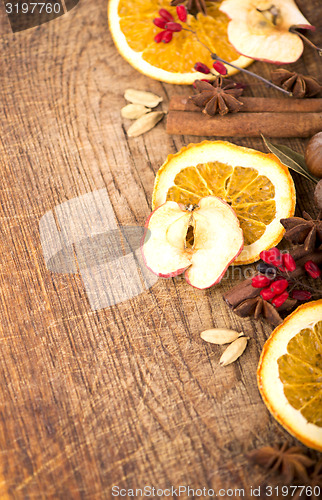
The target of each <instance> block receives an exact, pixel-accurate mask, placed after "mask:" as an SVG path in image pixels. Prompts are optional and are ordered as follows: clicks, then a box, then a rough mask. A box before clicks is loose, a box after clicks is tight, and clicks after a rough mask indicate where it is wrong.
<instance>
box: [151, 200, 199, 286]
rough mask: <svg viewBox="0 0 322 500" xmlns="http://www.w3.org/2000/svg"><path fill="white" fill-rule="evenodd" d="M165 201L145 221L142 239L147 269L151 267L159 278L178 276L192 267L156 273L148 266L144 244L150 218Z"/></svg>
mask: <svg viewBox="0 0 322 500" xmlns="http://www.w3.org/2000/svg"><path fill="white" fill-rule="evenodd" d="M165 203H166V202H165ZM165 203H162V205H160V206H159V207H157V208H155V209H154V210H153V212H151V213H150V215H149V217H148V218H147V220H146V221H145V224H144V227H145V230H144V234H143V236H142V240H141V253H142V257H143V262H144V264H145V265H146V267H147V269H149V271H151V273H153V274H155V275H156V276H159V278H176V277H177V276H179V275H180V274H182V273H184V272H185V271H186V270H187V269H188V267H190V265H189V266H187V267H183V268H182V269H177V271H174V272H172V273H169V274H163V273H156V272H155V271H153V269H151V267H150V266H148V264H147V260H146V258H145V255H144V251H143V244H144V241H145V238H146V235H147V232H148V231H149V222H150V219H151V217H152V215H153V214H154V212H156V211H157V210H158V209H159V208H160V207H162V206H163V205H165Z"/></svg>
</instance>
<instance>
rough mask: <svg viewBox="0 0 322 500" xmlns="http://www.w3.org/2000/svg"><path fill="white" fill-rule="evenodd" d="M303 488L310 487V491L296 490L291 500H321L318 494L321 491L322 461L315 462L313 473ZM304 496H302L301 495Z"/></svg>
mask: <svg viewBox="0 0 322 500" xmlns="http://www.w3.org/2000/svg"><path fill="white" fill-rule="evenodd" d="M305 486H310V488H311V489H306V488H305V490H304V491H301V489H300V488H298V490H297V492H296V494H295V495H294V497H292V498H293V500H319V499H320V498H321V495H320V492H321V491H322V460H319V461H318V462H316V464H315V466H314V470H313V472H312V473H311V474H310V476H309V480H308V481H307V482H306V485H305ZM303 494H304V495H303Z"/></svg>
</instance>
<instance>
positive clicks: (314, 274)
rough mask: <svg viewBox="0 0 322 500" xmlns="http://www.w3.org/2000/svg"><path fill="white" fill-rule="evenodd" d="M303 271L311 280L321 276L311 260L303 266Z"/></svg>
mask: <svg viewBox="0 0 322 500" xmlns="http://www.w3.org/2000/svg"><path fill="white" fill-rule="evenodd" d="M304 268H305V271H306V272H308V273H309V275H310V276H311V278H314V279H316V278H319V277H320V276H321V271H320V269H319V267H318V266H317V265H316V264H315V262H313V261H312V260H308V261H307V262H305V264H304Z"/></svg>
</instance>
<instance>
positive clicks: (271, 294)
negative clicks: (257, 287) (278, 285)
mask: <svg viewBox="0 0 322 500" xmlns="http://www.w3.org/2000/svg"><path fill="white" fill-rule="evenodd" d="M260 294H261V296H262V298H263V299H264V300H271V299H272V298H273V297H275V292H272V290H271V289H270V288H269V287H267V288H263V290H262V291H261V293H260Z"/></svg>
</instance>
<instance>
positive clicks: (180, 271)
mask: <svg viewBox="0 0 322 500" xmlns="http://www.w3.org/2000/svg"><path fill="white" fill-rule="evenodd" d="M221 201H222V202H223V203H224V204H225V205H226V206H227V207H229V209H230V210H231V211H232V212H233V213H235V212H234V210H233V209H232V207H231V206H230V205H229V203H227V202H226V201H224V200H222V199H221ZM165 203H166V202H165ZM165 203H163V204H162V205H160V206H158V207H157V208H155V209H154V210H153V212H151V213H150V215H149V217H148V218H147V220H146V222H145V224H144V227H145V231H144V234H143V237H142V240H141V252H142V257H143V261H144V263H145V265H146V267H147V269H149V271H151V272H152V273H153V274H155V275H156V276H159V277H160V278H175V277H177V276H179V275H180V274H182V273H185V274H184V278H185V280H186V281H187V283H188V284H189V285H190V286H192V287H193V288H195V289H196V290H207V289H208V288H211V287H212V286H214V285H217V284H218V283H220V281H221V280H222V278H223V276H224V275H225V273H226V271H227V269H228V267H229V266H230V265H231V264H232V263H233V262H234V260H235V259H237V257H238V256H239V255H240V253H241V252H242V251H243V249H244V241H243V243H242V245H241V247H240V249H239V251H238V253H237V254H236V255H235V256H234V257H233V258H232V259H231V261H230V262H229V263H228V264H227V266H226V268H225V269H224V270H223V272H222V273H221V275H220V276H219V277H218V279H217V280H216V281H215V282H214V283H212V284H211V285H209V286H207V287H204V288H199V287H197V286H195V285H193V284H192V283H191V282H190V280H189V279H188V277H187V272H186V271H187V270H188V269H189V267H190V265H189V266H187V267H184V268H182V269H178V270H177V271H175V272H172V273H169V274H162V273H157V272H155V271H153V270H152V269H151V267H150V266H148V264H147V261H146V258H145V255H144V252H143V243H144V240H145V237H146V234H147V232H148V230H149V222H150V219H151V217H152V215H153V214H154V212H156V210H158V209H159V208H160V207H162V206H163V205H165Z"/></svg>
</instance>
